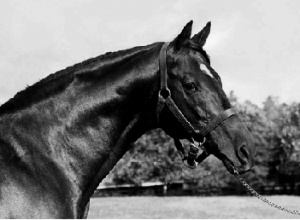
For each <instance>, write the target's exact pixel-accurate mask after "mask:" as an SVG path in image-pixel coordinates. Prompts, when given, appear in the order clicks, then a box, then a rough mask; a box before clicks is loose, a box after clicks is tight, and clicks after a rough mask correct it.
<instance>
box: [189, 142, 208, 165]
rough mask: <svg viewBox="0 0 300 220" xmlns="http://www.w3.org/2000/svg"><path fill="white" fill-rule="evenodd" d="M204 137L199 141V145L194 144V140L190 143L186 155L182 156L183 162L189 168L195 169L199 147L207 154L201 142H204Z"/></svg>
mask: <svg viewBox="0 0 300 220" xmlns="http://www.w3.org/2000/svg"><path fill="white" fill-rule="evenodd" d="M205 141H206V138H204V139H203V141H202V142H200V143H199V147H197V146H196V144H195V142H194V141H193V143H191V145H190V150H189V152H188V155H187V157H185V158H183V164H184V165H185V166H187V167H188V168H190V169H195V168H196V167H197V166H198V164H199V162H197V161H196V159H197V158H198V155H199V151H200V148H201V149H202V150H203V151H204V152H205V154H207V152H206V150H205V148H204V147H203V144H204V143H205Z"/></svg>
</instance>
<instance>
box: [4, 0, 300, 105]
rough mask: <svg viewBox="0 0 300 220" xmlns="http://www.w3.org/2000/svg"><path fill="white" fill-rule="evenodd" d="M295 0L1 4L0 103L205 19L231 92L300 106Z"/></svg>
mask: <svg viewBox="0 0 300 220" xmlns="http://www.w3.org/2000/svg"><path fill="white" fill-rule="evenodd" d="M299 8H300V1H298V0H284V1H283V0H281V1H277V0H264V1H258V0H251V1H249V0H248V1H246V0H234V1H233V0H226V1H224V0H218V1H217V0H214V1H211V0H207V1H206V0H188V1H187V0H149V1H146V0H145V1H140V0H126V1H124V0H109V1H104V0H103V1H99V0H98V1H95V0H63V1H62V0H51V1H49V0H38V1H36V0H34V1H33V0H26V1H24V0H1V1H0V103H4V102H5V101H7V100H8V99H9V98H12V97H13V96H14V95H15V94H16V93H17V92H18V91H20V90H23V89H24V88H26V86H28V85H32V84H34V83H35V82H37V81H39V80H40V79H42V78H44V77H46V76H47V75H49V74H51V73H54V72H56V71H58V70H61V69H64V68H66V67H68V66H71V65H74V64H75V63H78V62H81V61H83V60H86V59H89V58H91V57H95V56H98V55H101V54H103V53H105V52H108V51H117V50H121V49H127V48H131V47H134V46H142V45H148V44H151V43H154V42H158V41H171V40H173V39H174V38H175V37H176V36H177V35H178V34H179V33H180V32H181V30H182V28H183V27H184V26H185V24H186V23H187V22H189V21H190V20H193V21H194V25H193V34H196V33H198V32H199V31H200V30H201V29H202V28H203V27H204V26H205V24H206V23H207V22H208V21H211V22H212V30H211V34H210V36H209V38H208V40H207V44H206V45H205V49H206V51H207V53H208V54H209V55H210V57H211V65H212V67H213V68H214V69H215V70H216V71H217V72H218V73H219V75H220V76H221V78H222V81H223V87H224V90H225V92H226V93H229V92H230V91H231V90H233V91H234V92H235V94H236V96H237V97H238V98H239V100H240V101H245V100H250V101H251V102H253V103H255V104H257V105H262V103H263V102H264V101H265V99H266V98H267V97H268V96H270V95H272V96H277V97H278V98H279V101H280V102H286V103H291V102H300V13H299Z"/></svg>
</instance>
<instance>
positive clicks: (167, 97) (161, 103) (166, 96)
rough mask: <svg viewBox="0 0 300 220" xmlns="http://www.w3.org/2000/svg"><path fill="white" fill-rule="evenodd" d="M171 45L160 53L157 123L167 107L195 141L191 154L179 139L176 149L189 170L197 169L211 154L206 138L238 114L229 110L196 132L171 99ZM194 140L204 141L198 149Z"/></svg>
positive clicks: (163, 47) (165, 46) (163, 48)
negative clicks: (169, 75) (168, 50)
mask: <svg viewBox="0 0 300 220" xmlns="http://www.w3.org/2000/svg"><path fill="white" fill-rule="evenodd" d="M168 45H169V43H165V44H164V45H163V46H162V48H161V50H160V53H159V72H160V90H159V92H158V104H157V109H156V117H157V121H159V117H160V113H161V111H162V110H163V108H164V107H165V106H167V107H168V109H169V110H170V111H171V112H172V114H173V115H174V116H175V118H176V119H177V120H178V122H180V124H181V125H182V127H183V128H184V129H185V130H186V132H187V133H188V134H190V135H191V139H192V140H193V141H192V143H191V145H190V150H189V153H188V154H186V153H185V151H184V149H183V147H182V144H181V142H180V141H179V139H176V138H174V143H175V147H176V148H177V150H178V153H179V155H180V156H181V158H182V160H183V163H184V164H185V165H186V166H187V167H189V168H192V169H194V168H196V167H197V165H198V164H199V163H201V162H202V161H203V160H205V159H206V158H207V157H208V156H209V153H208V152H207V151H206V150H205V148H204V146H203V144H204V143H205V141H206V138H205V137H206V136H207V135H208V134H209V133H210V132H211V131H213V130H214V129H215V128H217V127H218V126H219V125H220V124H221V123H223V122H224V121H225V120H227V119H228V118H230V117H231V116H233V115H235V114H236V112H235V110H234V109H233V108H230V109H227V110H225V111H223V112H222V113H220V114H219V115H218V116H217V117H216V118H214V119H213V120H212V121H210V122H209V123H208V124H207V125H206V126H205V127H203V128H202V129H201V130H196V129H195V128H194V126H193V125H192V124H191V123H190V122H189V121H188V119H187V118H186V117H185V116H184V114H183V113H182V112H181V110H180V109H179V108H178V106H177V105H176V103H175V102H174V101H173V99H172V97H171V91H170V90H169V88H168V83H167V82H168V69H167V47H168ZM193 138H197V140H203V141H202V142H200V144H199V146H198V147H197V146H196V144H195V141H194V139H193ZM200 148H202V150H203V152H202V153H201V154H200V155H199V152H200Z"/></svg>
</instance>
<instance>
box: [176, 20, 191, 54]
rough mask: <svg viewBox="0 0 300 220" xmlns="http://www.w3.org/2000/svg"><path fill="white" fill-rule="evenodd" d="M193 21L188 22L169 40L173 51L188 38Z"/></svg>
mask: <svg viewBox="0 0 300 220" xmlns="http://www.w3.org/2000/svg"><path fill="white" fill-rule="evenodd" d="M192 26H193V21H190V22H188V23H187V24H186V25H185V27H184V28H183V29H182V31H181V33H180V34H179V35H178V36H177V37H176V38H175V39H174V40H173V41H172V42H171V44H172V45H173V46H174V49H175V51H176V50H179V49H180V48H181V47H182V46H183V45H184V44H185V43H186V42H188V41H189V40H190V37H191V34H192Z"/></svg>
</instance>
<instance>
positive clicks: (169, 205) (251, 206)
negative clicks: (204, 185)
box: [88, 196, 300, 219]
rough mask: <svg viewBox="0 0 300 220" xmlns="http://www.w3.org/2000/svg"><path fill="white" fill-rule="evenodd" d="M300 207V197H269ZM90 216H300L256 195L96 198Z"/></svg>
mask: <svg viewBox="0 0 300 220" xmlns="http://www.w3.org/2000/svg"><path fill="white" fill-rule="evenodd" d="M267 198H268V199H269V200H271V201H272V202H274V203H278V204H279V205H282V206H285V207H287V208H290V209H298V210H300V197H297V196H268V197H267ZM88 218H119V219H120V218H122V219H127V218H213V219H215V218H264V219H265V218H269V219H270V218H289V219H290V218H298V219H299V218H300V216H297V215H292V214H289V213H285V212H283V211H280V210H277V209H274V208H272V207H270V206H268V205H267V204H265V203H263V202H262V201H260V200H258V199H257V198H254V197H236V196H222V197H106V198H92V199H91V206H90V211H89V215H88Z"/></svg>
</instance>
